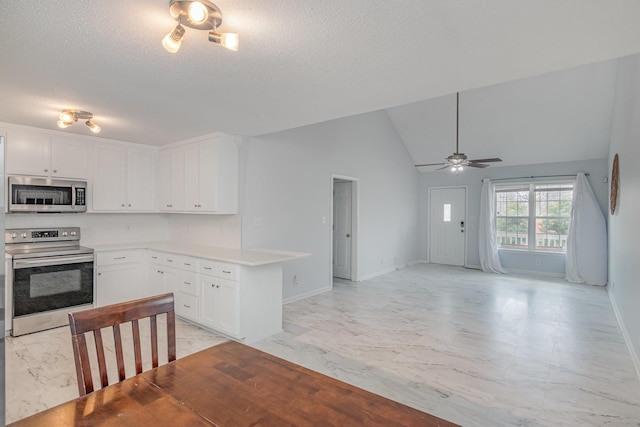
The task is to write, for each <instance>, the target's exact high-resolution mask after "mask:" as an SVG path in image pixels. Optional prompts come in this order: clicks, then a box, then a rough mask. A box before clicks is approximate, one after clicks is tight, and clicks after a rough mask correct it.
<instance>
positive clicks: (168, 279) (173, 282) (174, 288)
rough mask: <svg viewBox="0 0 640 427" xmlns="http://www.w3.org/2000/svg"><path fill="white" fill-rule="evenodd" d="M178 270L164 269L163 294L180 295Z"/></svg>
mask: <svg viewBox="0 0 640 427" xmlns="http://www.w3.org/2000/svg"><path fill="white" fill-rule="evenodd" d="M178 279H179V274H178V270H175V269H173V268H168V267H164V268H163V270H162V285H163V287H164V290H163V292H173V294H174V296H175V295H176V294H177V293H178V288H179V286H178Z"/></svg>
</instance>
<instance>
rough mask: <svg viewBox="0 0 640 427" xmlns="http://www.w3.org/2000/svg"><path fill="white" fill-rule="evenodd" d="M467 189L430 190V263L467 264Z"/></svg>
mask: <svg viewBox="0 0 640 427" xmlns="http://www.w3.org/2000/svg"><path fill="white" fill-rule="evenodd" d="M466 216H467V214H466V190H465V189H464V188H432V189H430V190H429V262H431V263H434V264H449V265H461V266H463V265H464V254H465V242H466V239H465V233H466V221H467V219H466Z"/></svg>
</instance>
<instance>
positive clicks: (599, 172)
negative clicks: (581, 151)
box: [418, 153, 608, 276]
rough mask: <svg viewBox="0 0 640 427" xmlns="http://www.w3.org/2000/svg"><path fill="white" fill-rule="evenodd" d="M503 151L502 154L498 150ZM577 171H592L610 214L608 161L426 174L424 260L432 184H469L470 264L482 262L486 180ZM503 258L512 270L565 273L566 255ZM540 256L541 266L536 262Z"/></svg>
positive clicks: (422, 223) (591, 181)
mask: <svg viewBox="0 0 640 427" xmlns="http://www.w3.org/2000/svg"><path fill="white" fill-rule="evenodd" d="M497 154H499V153H497ZM577 172H589V173H590V175H589V177H588V180H589V184H591V187H592V188H593V191H594V193H595V194H596V198H597V199H598V202H599V203H600V207H601V208H602V212H603V213H606V206H607V198H608V193H607V189H608V183H604V182H603V180H604V178H606V177H607V176H608V175H607V160H606V159H599V160H584V161H578V162H562V163H545V164H539V165H524V166H509V167H497V166H496V165H495V164H494V165H492V166H491V167H489V168H487V169H471V168H466V169H465V170H464V171H463V172H461V173H460V174H458V175H456V174H453V173H452V172H451V171H449V170H447V169H445V170H441V171H438V172H431V173H426V174H422V175H421V176H420V184H419V202H418V203H419V214H418V217H419V230H418V235H419V236H420V237H419V239H420V240H419V250H420V259H421V260H425V261H426V260H427V259H428V258H427V245H428V241H429V240H428V238H429V236H428V224H427V221H428V217H427V212H428V209H427V207H428V206H427V204H428V192H429V187H441V186H454V185H466V186H467V193H468V194H467V201H468V206H467V266H470V267H477V266H479V265H480V255H479V252H478V217H479V215H480V190H481V188H482V179H483V178H489V179H497V178H513V177H520V176H532V175H556V174H560V175H565V174H575V173H577ZM500 258H501V260H502V262H503V266H504V267H505V268H506V269H508V270H511V271H530V272H536V273H543V274H550V275H560V276H564V271H565V256H564V254H532V253H529V252H514V251H502V252H501V254H500ZM536 259H538V260H539V261H540V265H536Z"/></svg>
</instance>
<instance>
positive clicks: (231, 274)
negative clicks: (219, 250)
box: [216, 263, 238, 280]
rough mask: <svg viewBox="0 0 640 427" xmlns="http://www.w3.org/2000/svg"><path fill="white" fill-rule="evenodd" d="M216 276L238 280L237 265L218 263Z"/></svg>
mask: <svg viewBox="0 0 640 427" xmlns="http://www.w3.org/2000/svg"><path fill="white" fill-rule="evenodd" d="M216 276H218V277H221V278H223V279H227V280H238V266H237V265H235V264H224V263H219V264H218V272H217V274H216Z"/></svg>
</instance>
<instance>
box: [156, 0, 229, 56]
mask: <svg viewBox="0 0 640 427" xmlns="http://www.w3.org/2000/svg"><path fill="white" fill-rule="evenodd" d="M169 13H171V16H173V19H175V20H176V21H178V25H176V27H175V28H174V29H173V30H171V32H170V33H169V34H167V35H166V36H165V37H164V39H162V46H164V48H165V49H166V50H167V52H170V53H176V52H177V51H178V49H180V45H181V44H182V39H183V38H184V34H185V29H184V27H183V25H185V26H187V27H189V28H195V29H196V30H208V31H209V41H210V42H213V43H215V44H218V45H220V46H222V47H226V48H227V49H230V50H234V51H236V50H238V45H239V43H240V38H239V37H238V35H237V34H235V33H218V32H217V31H216V29H217V28H218V27H219V26H220V25H222V12H221V11H220V9H219V8H218V6H216V5H215V4H213V3H211V2H210V1H208V0H201V1H192V0H170V1H169Z"/></svg>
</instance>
